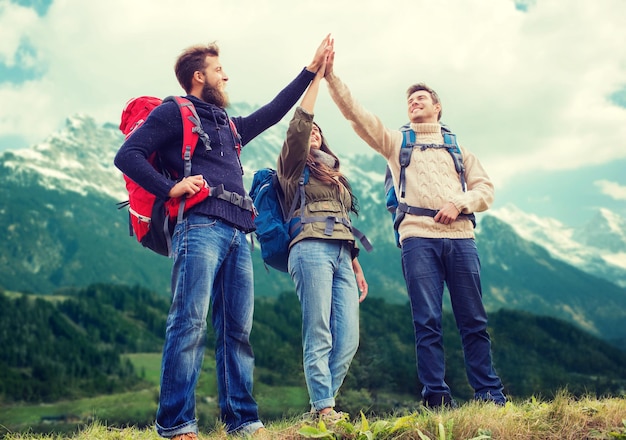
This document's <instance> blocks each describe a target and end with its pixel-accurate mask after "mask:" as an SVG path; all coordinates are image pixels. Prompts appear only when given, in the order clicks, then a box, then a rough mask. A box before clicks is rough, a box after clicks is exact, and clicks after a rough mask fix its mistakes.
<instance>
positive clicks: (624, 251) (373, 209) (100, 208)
mask: <svg viewBox="0 0 626 440" xmlns="http://www.w3.org/2000/svg"><path fill="white" fill-rule="evenodd" d="M250 110H251V107H250V106H249V105H247V104H239V105H236V106H233V109H232V110H231V112H232V113H233V114H247V113H249V112H250ZM285 131H286V122H285V121H283V122H281V123H279V124H278V125H276V126H275V127H272V128H271V129H270V130H268V131H266V132H265V133H264V134H262V135H261V136H259V137H258V138H257V139H255V140H254V141H253V142H252V143H251V144H249V145H248V146H247V147H246V148H244V149H243V152H242V156H241V159H242V164H243V166H244V171H245V174H244V181H245V182H246V185H247V186H248V187H249V185H250V182H251V180H252V175H253V173H254V171H255V170H256V169H259V168H262V167H267V166H270V167H273V166H274V165H275V160H276V157H277V155H278V152H279V149H280V146H281V145H282V139H283V136H284V133H285ZM122 142H123V136H122V135H121V133H120V132H119V130H118V128H117V126H116V124H113V123H106V124H103V125H99V124H97V123H96V121H95V120H94V119H93V118H92V117H90V116H89V115H75V116H72V117H70V118H68V119H67V121H66V124H65V127H64V128H62V129H61V130H59V131H58V132H56V133H53V134H51V135H50V136H49V137H48V138H47V139H46V140H44V141H43V142H41V143H39V144H37V145H34V146H33V147H31V148H27V149H19V150H15V151H6V152H4V153H2V154H1V155H0V197H1V198H0V200H1V202H0V230H2V231H4V238H5V239H4V246H2V247H1V248H0V287H1V288H3V289H5V290H10V291H21V292H33V293H43V294H49V293H52V292H59V291H62V290H63V289H64V288H68V287H81V286H86V285H89V284H91V283H94V282H106V283H119V284H127V285H141V286H145V287H147V288H149V289H151V290H153V291H155V292H157V293H160V294H163V295H167V294H168V291H169V270H170V265H171V261H170V260H168V259H167V258H165V257H161V256H159V255H156V254H153V253H152V252H150V251H148V250H146V249H144V248H142V247H141V246H140V245H139V244H138V243H137V242H136V241H135V239H134V238H132V237H129V233H128V217H127V215H128V214H127V212H126V211H125V210H117V209H116V203H117V202H120V201H123V200H126V198H127V196H126V194H125V189H124V184H123V180H122V177H121V174H120V173H119V171H118V170H117V169H116V168H115V167H114V166H113V157H114V155H115V153H116V151H117V149H118V148H119V146H120V145H121V143H122ZM341 160H342V169H343V171H344V173H345V174H346V175H347V176H348V177H349V179H350V181H351V182H352V184H353V186H354V189H355V192H356V194H357V196H358V198H359V204H360V208H361V209H360V214H359V216H358V217H357V218H356V219H355V224H356V226H357V227H358V228H359V229H361V230H362V231H364V232H365V233H366V235H367V236H368V237H369V239H370V241H371V242H372V243H373V244H374V247H375V249H374V251H373V252H372V253H369V254H368V253H365V252H362V254H361V257H360V260H361V264H362V266H363V268H364V270H365V274H366V277H367V279H368V283H369V285H370V295H371V296H372V297H379V298H383V299H385V300H386V301H388V302H391V303H404V302H406V301H407V295H406V290H405V286H404V280H403V278H402V273H401V269H400V250H399V249H397V248H396V246H395V243H394V238H393V231H392V226H391V221H390V217H389V215H388V214H387V212H386V210H385V208H384V193H383V176H384V170H385V163H384V160H383V159H382V158H381V157H379V156H366V155H360V156H358V155H357V156H348V155H346V156H341ZM477 244H478V248H479V252H480V254H481V262H482V268H483V291H484V301H485V304H486V306H487V308H488V309H491V310H494V309H500V308H509V309H518V310H524V311H528V312H531V313H534V314H537V315H547V316H554V317H558V318H562V319H565V320H567V321H569V322H572V323H574V324H576V325H577V326H578V327H580V328H582V329H584V330H586V331H588V332H590V333H591V334H593V335H595V336H599V337H601V338H603V339H605V340H607V341H609V342H611V343H613V344H614V345H616V346H618V347H621V348H622V349H624V348H626V326H624V325H623V322H625V321H624V319H625V318H626V222H624V220H623V219H621V218H620V217H618V216H616V215H615V214H614V213H612V212H611V211H609V210H606V209H600V210H599V211H598V216H597V218H596V219H594V220H593V221H592V222H590V223H589V224H587V225H585V226H584V227H582V228H578V229H573V228H570V227H568V226H566V225H564V224H562V223H561V222H559V221H557V220H554V219H550V218H540V217H537V216H534V215H530V214H527V213H524V212H523V211H521V210H519V209H517V208H516V207H515V206H514V205H504V207H503V208H499V209H495V210H492V211H488V213H484V214H479V215H478V228H477ZM255 245H256V243H255V241H254V239H253V240H252V243H251V246H253V257H254V265H255V289H256V294H257V296H274V297H275V296H278V295H279V294H280V293H281V292H284V291H293V285H292V283H291V280H290V279H289V277H288V276H287V275H286V274H283V273H280V272H276V271H274V270H273V269H270V270H268V269H266V268H265V267H264V265H263V263H262V261H261V259H260V256H259V255H260V253H259V251H258V245H256V246H255ZM448 306H449V304H448Z"/></svg>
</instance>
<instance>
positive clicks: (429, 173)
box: [326, 74, 494, 241]
mask: <svg viewBox="0 0 626 440" xmlns="http://www.w3.org/2000/svg"><path fill="white" fill-rule="evenodd" d="M326 79H327V83H328V89H329V91H330V95H331V97H332V99H333V101H335V104H337V106H338V107H339V110H340V111H341V113H343V115H344V116H345V118H346V119H347V120H348V121H350V123H351V124H352V128H353V129H354V131H355V132H356V133H357V134H358V135H359V136H360V137H361V138H362V139H363V140H364V141H365V142H366V143H367V144H368V145H369V146H370V147H372V148H373V149H374V150H376V151H378V152H379V153H380V154H382V155H383V156H384V157H385V158H386V159H387V163H388V164H389V167H390V169H391V173H392V174H393V181H394V185H395V187H396V194H398V198H399V200H400V201H404V202H406V203H407V204H408V205H411V206H417V207H420V208H429V209H441V208H442V207H443V206H444V204H445V203H447V202H452V203H453V204H454V206H456V208H457V209H458V210H459V212H462V213H464V214H470V213H473V212H481V211H485V210H487V209H488V208H489V206H490V205H491V203H492V202H493V197H494V188H493V184H492V183H491V180H490V179H489V176H488V175H487V173H486V172H485V170H484V169H483V167H482V165H481V164H480V162H479V161H478V159H477V158H476V156H474V155H473V154H472V153H470V152H469V151H467V150H466V149H465V148H463V147H461V152H462V154H463V163H464V165H465V180H466V183H467V191H466V192H463V189H462V188H461V182H460V180H459V175H458V173H457V172H456V169H455V168H454V162H453V160H452V157H451V155H450V153H448V151H447V150H445V149H435V148H428V149H425V150H423V151H422V150H420V149H419V148H415V149H414V150H413V155H412V157H411V163H410V164H409V166H408V167H407V169H406V175H405V176H406V177H405V179H406V198H405V199H401V198H400V197H399V196H400V192H399V191H398V179H399V176H400V163H399V160H398V158H399V154H400V153H399V152H400V148H401V147H402V133H401V132H400V131H399V130H390V129H388V128H386V127H385V126H384V125H383V124H382V122H381V120H380V119H379V118H378V117H377V116H375V115H374V114H372V113H370V112H368V111H367V110H365V109H364V108H363V107H362V106H361V105H360V104H359V103H358V102H357V101H356V100H354V98H353V97H352V95H351V93H350V91H349V90H348V88H347V87H346V85H345V84H344V83H343V82H342V81H341V80H340V79H339V78H338V77H337V76H336V75H334V74H330V75H328V76H327V78H326ZM411 128H412V129H413V130H415V132H416V134H417V143H423V144H432V143H435V144H443V136H442V135H441V127H440V125H439V124H438V123H437V124H411ZM399 232H400V241H403V240H405V239H406V238H408V237H422V238H474V228H473V225H472V223H471V221H470V220H468V219H466V218H459V219H457V221H455V222H453V223H452V224H450V225H444V224H441V223H436V222H435V221H434V220H433V218H432V217H426V216H414V215H409V214H407V215H406V216H405V218H404V220H403V221H402V223H401V224H400V230H399Z"/></svg>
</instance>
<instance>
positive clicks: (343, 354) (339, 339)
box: [289, 239, 359, 411]
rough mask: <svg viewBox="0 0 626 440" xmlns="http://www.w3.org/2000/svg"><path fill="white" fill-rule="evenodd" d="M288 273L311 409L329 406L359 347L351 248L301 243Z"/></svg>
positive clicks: (339, 244) (318, 241)
mask: <svg viewBox="0 0 626 440" xmlns="http://www.w3.org/2000/svg"><path fill="white" fill-rule="evenodd" d="M289 274H290V275H291V278H292V279H293V281H294V283H295V285H296V293H297V295H298V299H299V300H300V305H301V308H302V352H303V364H304V377H305V379H306V385H307V389H308V391H309V398H310V403H311V407H312V409H313V410H314V411H319V410H321V409H324V408H329V407H330V408H332V407H334V406H335V396H336V395H337V392H338V391H339V387H341V384H342V383H343V380H344V379H345V377H346V374H348V369H349V367H350V363H351V362H352V358H353V357H354V355H355V354H356V351H357V348H358V345H359V291H358V288H357V285H356V279H355V276H354V269H353V268H352V256H351V247H350V246H349V245H348V244H346V243H345V242H344V241H343V240H324V239H307V240H302V241H300V242H298V243H296V244H294V245H293V246H292V248H291V250H290V252H289Z"/></svg>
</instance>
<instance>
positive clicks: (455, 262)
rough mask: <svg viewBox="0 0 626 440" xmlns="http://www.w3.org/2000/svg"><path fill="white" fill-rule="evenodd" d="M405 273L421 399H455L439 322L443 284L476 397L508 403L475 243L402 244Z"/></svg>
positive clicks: (444, 240) (420, 240)
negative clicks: (497, 365) (494, 361)
mask: <svg viewBox="0 0 626 440" xmlns="http://www.w3.org/2000/svg"><path fill="white" fill-rule="evenodd" d="M402 270H403V273H404V278H405V281H406V285H407V290H408V293H409V299H410V302H411V310H412V314H413V326H414V330H415V346H416V354H417V373H418V377H419V380H420V382H421V383H422V385H423V389H422V397H424V399H425V400H426V401H428V398H429V397H433V396H436V397H437V398H439V397H443V396H451V392H450V387H449V386H448V384H447V383H446V382H445V358H444V347H443V331H442V323H441V319H442V301H443V291H444V282H445V283H446V285H447V287H448V291H449V292H450V301H451V304H452V311H453V313H454V318H455V320H456V325H457V328H458V329H459V332H460V334H461V342H462V345H463V354H464V358H465V370H466V373H467V378H468V381H469V384H470V385H471V387H472V388H473V389H474V397H475V398H476V399H480V400H492V401H494V402H496V403H504V401H505V398H504V395H503V393H502V389H503V387H502V382H501V381H500V378H499V377H498V376H497V374H496V372H495V370H494V368H493V365H492V358H491V340H490V337H489V334H488V333H487V313H486V312H485V308H484V306H483V302H482V289H481V284H480V260H479V257H478V250H477V248H476V243H475V241H474V240H473V239H448V238H414V237H411V238H408V239H406V240H403V242H402Z"/></svg>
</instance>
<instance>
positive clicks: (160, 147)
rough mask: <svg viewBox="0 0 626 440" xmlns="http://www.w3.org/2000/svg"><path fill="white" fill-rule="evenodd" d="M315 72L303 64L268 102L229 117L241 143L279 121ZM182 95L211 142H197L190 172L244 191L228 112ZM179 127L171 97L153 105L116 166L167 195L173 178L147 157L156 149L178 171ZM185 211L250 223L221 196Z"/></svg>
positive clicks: (242, 225)
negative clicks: (159, 169) (153, 107)
mask: <svg viewBox="0 0 626 440" xmlns="http://www.w3.org/2000/svg"><path fill="white" fill-rule="evenodd" d="M314 76H315V74H314V73H312V72H309V71H308V70H306V69H303V70H302V72H300V74H299V75H298V76H297V77H296V78H295V79H294V80H293V81H292V82H291V83H290V84H289V85H288V86H287V87H285V88H284V89H283V90H282V91H281V92H280V93H279V94H278V95H276V97H275V98H274V99H273V100H272V101H271V102H269V103H268V104H266V105H264V106H263V107H261V108H259V109H258V110H256V111H254V112H253V113H251V114H250V115H249V116H245V117H241V116H236V117H233V118H232V120H233V122H234V123H235V126H236V127H237V132H238V133H239V135H240V136H241V141H242V146H245V145H246V144H247V143H248V142H250V141H251V140H252V139H254V138H255V137H256V136H258V135H259V134H260V133H262V132H263V131H264V130H266V129H268V128H269V127H271V126H272V125H274V124H276V123H278V122H279V121H280V120H281V119H282V118H283V116H285V114H286V113H287V112H288V111H289V110H290V109H291V108H292V107H293V106H294V105H295V103H296V102H297V101H298V99H299V98H300V96H301V95H302V93H304V91H305V90H306V88H307V86H308V85H309V83H310V82H311V80H312V79H313V77H314ZM187 98H188V99H189V100H191V101H192V102H193V104H194V105H195V107H196V111H197V112H198V116H200V120H201V122H202V127H203V129H204V131H205V132H206V133H207V134H208V135H209V138H210V140H211V148H212V149H211V150H210V151H207V150H206V148H205V147H204V144H203V143H202V142H201V141H199V142H198V145H197V147H196V150H195V152H194V155H193V157H192V160H191V164H192V169H191V175H197V174H202V176H203V177H204V179H205V180H206V181H207V182H208V183H209V186H217V185H219V184H221V183H222V184H224V188H225V189H226V190H228V191H231V192H235V193H237V194H240V195H242V196H243V195H246V194H247V193H246V190H245V188H244V185H243V178H242V175H243V169H242V167H241V162H240V161H239V157H238V155H237V152H236V149H235V138H234V136H233V134H232V131H231V130H230V126H229V123H228V117H229V116H228V114H227V113H226V111H225V110H224V109H221V108H219V107H217V106H215V105H213V104H208V103H206V102H204V101H202V100H200V99H198V98H196V97H194V96H191V95H189V96H187ZM182 133H183V125H182V121H181V117H180V111H179V109H178V105H177V104H176V103H175V102H172V101H168V102H165V103H164V104H163V105H160V106H158V107H157V108H155V109H154V110H153V111H152V112H151V113H150V115H149V116H148V118H147V119H146V122H145V123H144V124H143V125H142V126H141V127H139V128H138V129H137V130H136V131H135V132H134V133H133V134H132V136H130V137H129V138H128V139H127V140H126V142H124V144H123V145H122V146H121V148H120V149H119V151H118V152H117V155H116V156H115V166H116V167H118V168H119V169H120V170H121V171H122V172H123V173H124V174H126V175H127V176H128V177H130V178H131V179H132V180H134V181H135V182H137V184H139V185H141V186H142V187H143V188H145V189H146V190H147V191H149V192H151V193H152V194H155V195H156V196H157V197H159V198H163V199H166V198H167V197H168V194H169V192H170V189H171V188H172V187H173V186H174V184H175V183H176V182H174V181H173V180H170V179H167V178H166V177H165V176H163V175H162V174H161V173H159V172H158V171H156V170H155V169H154V168H153V167H152V165H150V163H149V162H148V161H147V158H148V157H150V155H151V154H152V153H153V152H155V151H159V155H160V156H161V160H162V161H163V164H164V166H165V167H166V168H167V169H170V170H173V171H174V173H175V175H178V176H183V175H184V173H183V163H184V162H183V159H182V155H181V149H182ZM189 212H197V213H202V214H205V215H209V216H213V217H218V218H221V219H223V220H225V221H226V222H228V223H230V224H231V225H233V226H234V227H236V228H238V229H240V230H242V231H244V232H246V233H248V232H251V231H253V230H254V229H255V227H254V222H253V220H252V216H251V213H250V211H247V210H245V209H242V208H240V207H238V206H236V205H233V204H232V203H229V202H227V201H225V200H221V199H217V198H213V197H209V198H207V199H205V200H204V201H203V202H202V203H200V204H198V205H196V206H194V207H193V208H191V209H190V210H189Z"/></svg>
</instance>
